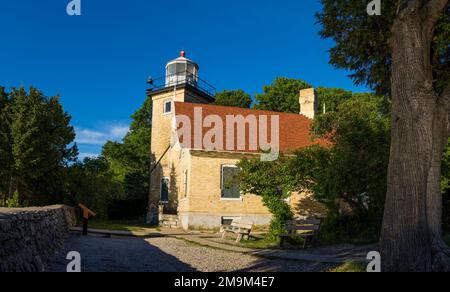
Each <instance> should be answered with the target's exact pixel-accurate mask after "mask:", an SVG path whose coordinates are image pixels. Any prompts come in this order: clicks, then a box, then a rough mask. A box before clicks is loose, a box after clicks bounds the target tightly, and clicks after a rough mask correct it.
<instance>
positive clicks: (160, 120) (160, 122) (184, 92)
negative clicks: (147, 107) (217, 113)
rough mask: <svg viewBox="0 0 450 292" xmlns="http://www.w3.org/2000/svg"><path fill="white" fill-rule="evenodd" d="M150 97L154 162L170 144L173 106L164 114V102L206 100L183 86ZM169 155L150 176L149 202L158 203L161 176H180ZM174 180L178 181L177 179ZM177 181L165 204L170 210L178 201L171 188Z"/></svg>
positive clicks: (171, 177)
mask: <svg viewBox="0 0 450 292" xmlns="http://www.w3.org/2000/svg"><path fill="white" fill-rule="evenodd" d="M151 98H152V102H153V107H152V138H151V154H152V160H153V163H154V164H155V163H156V162H157V161H158V160H159V159H160V157H162V155H163V154H164V152H165V150H166V149H167V147H168V146H169V145H170V139H171V134H172V123H173V118H174V107H173V106H172V113H170V114H164V112H163V109H164V103H165V102H166V101H176V102H192V103H206V101H205V99H204V98H202V97H200V96H198V95H196V94H195V93H194V92H191V91H190V90H188V89H185V88H181V89H177V90H176V91H175V90H170V91H166V92H162V93H158V94H153V95H151ZM169 156H170V153H169V154H166V155H165V156H164V157H163V159H162V160H161V162H160V164H159V165H158V166H157V168H156V169H155V170H154V172H153V173H152V176H151V191H150V198H151V203H153V204H156V205H157V204H159V199H160V192H161V180H162V178H163V177H168V178H170V179H171V180H172V179H173V177H178V180H179V179H180V176H181V173H179V172H178V171H179V170H178V169H177V168H176V167H174V165H173V163H171V162H173V161H176V159H171V161H170V159H169ZM172 156H173V155H172ZM176 182H177V183H178V181H176ZM177 183H174V184H172V183H171V193H170V195H169V200H170V202H171V203H170V204H169V205H168V206H167V209H168V210H170V211H172V212H173V211H176V208H177V204H178V201H179V200H178V196H177V194H176V192H175V191H173V190H172V189H176V188H177Z"/></svg>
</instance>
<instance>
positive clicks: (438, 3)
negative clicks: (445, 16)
mask: <svg viewBox="0 0 450 292" xmlns="http://www.w3.org/2000/svg"><path fill="white" fill-rule="evenodd" d="M448 3H449V0H430V1H428V2H427V4H425V6H424V7H423V11H424V17H425V19H426V22H427V24H428V25H427V29H433V27H434V26H435V25H436V22H437V21H438V20H439V18H440V17H441V15H442V13H443V12H444V9H445V7H446V6H447V4H448Z"/></svg>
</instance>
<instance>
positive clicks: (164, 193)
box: [160, 177, 170, 203]
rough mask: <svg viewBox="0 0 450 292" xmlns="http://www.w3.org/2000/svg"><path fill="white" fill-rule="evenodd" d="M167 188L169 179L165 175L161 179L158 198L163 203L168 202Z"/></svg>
mask: <svg viewBox="0 0 450 292" xmlns="http://www.w3.org/2000/svg"><path fill="white" fill-rule="evenodd" d="M169 188H170V180H169V178H167V177H165V178H163V179H162V180H161V196H160V200H161V202H163V203H168V202H169Z"/></svg>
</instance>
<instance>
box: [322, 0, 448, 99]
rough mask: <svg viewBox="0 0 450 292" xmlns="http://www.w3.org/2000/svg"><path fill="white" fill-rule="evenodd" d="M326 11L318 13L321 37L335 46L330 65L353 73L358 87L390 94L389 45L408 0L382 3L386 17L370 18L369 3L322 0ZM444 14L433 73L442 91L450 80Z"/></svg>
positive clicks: (438, 31) (446, 28)
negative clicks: (399, 16)
mask: <svg viewBox="0 0 450 292" xmlns="http://www.w3.org/2000/svg"><path fill="white" fill-rule="evenodd" d="M321 2H322V5H323V10H322V11H321V12H320V13H318V14H317V20H318V22H319V23H320V24H321V25H322V27H323V28H322V31H321V33H320V34H321V36H322V37H323V38H330V39H332V40H333V41H334V42H335V44H336V45H335V46H334V47H333V48H331V50H330V63H331V64H332V65H334V66H335V67H337V68H340V69H346V70H351V71H352V72H354V73H352V74H351V75H350V76H351V77H352V79H353V80H354V81H355V83H356V84H366V85H368V86H369V87H371V88H372V89H374V90H375V91H376V92H377V93H379V94H386V95H388V94H389V92H390V68H391V63H392V57H391V54H390V48H389V44H388V40H389V37H390V35H391V28H392V25H393V22H394V20H395V18H396V14H397V10H398V9H399V7H401V6H402V5H400V3H401V2H403V3H404V2H406V1H404V0H391V1H382V3H383V7H382V15H380V16H377V17H368V16H367V12H366V10H367V9H366V7H367V4H368V1H361V0H321ZM448 11H449V10H448V9H447V15H443V17H442V19H441V21H440V23H439V25H438V26H437V29H436V30H435V32H434V34H435V37H434V38H433V44H432V45H433V48H432V49H433V60H432V61H433V71H434V72H433V73H434V76H435V78H436V84H435V86H436V88H437V89H438V91H439V90H442V86H443V84H446V82H448V81H449V76H450V66H449V62H450V60H449V58H448V56H449V46H448V40H449V34H450V18H449V17H448V15H449V13H448Z"/></svg>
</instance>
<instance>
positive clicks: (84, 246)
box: [46, 234, 196, 272]
mask: <svg viewBox="0 0 450 292" xmlns="http://www.w3.org/2000/svg"><path fill="white" fill-rule="evenodd" d="M70 251H76V252H79V253H80V255H81V271H82V272H195V271H196V270H195V269H194V268H192V267H191V266H190V265H187V264H185V263H183V262H181V261H179V260H178V259H177V258H176V257H174V256H171V255H169V254H167V253H165V252H163V251H162V250H161V249H159V248H157V247H155V246H153V245H151V244H149V243H148V242H147V241H145V239H144V238H127V237H121V238H112V239H111V238H104V237H100V236H88V237H82V236H80V235H75V234H72V235H71V237H70V238H69V239H68V240H67V241H66V244H65V246H64V248H63V249H62V250H61V251H59V252H58V253H56V254H55V255H54V256H53V257H52V258H51V259H50V261H49V263H48V265H47V269H46V270H47V271H48V272H66V266H67V264H68V263H69V260H67V259H66V256H67V254H68V253H69V252H70Z"/></svg>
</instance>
